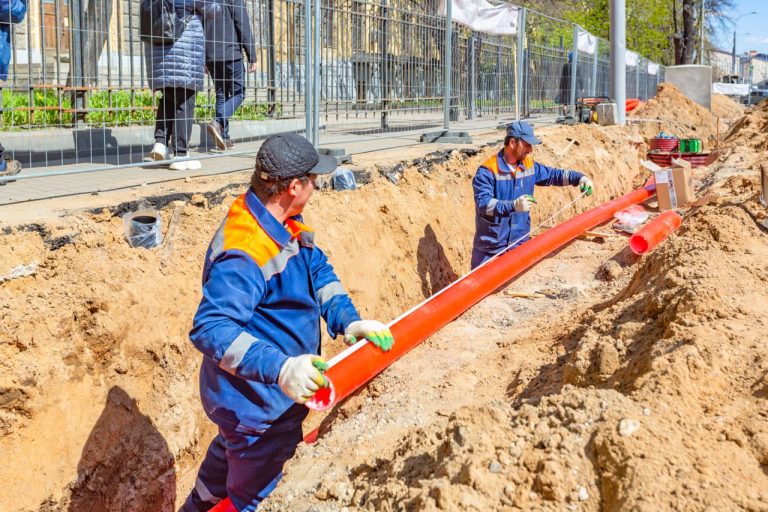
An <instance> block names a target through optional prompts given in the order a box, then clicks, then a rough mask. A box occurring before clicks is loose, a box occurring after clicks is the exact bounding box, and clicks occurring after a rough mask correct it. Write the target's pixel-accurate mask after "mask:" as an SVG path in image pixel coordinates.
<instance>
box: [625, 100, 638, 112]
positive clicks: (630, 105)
mask: <svg viewBox="0 0 768 512" xmlns="http://www.w3.org/2000/svg"><path fill="white" fill-rule="evenodd" d="M639 104H640V100H639V99H637V98H628V99H627V100H626V102H625V105H626V108H627V112H630V111H632V110H635V108H637V106H638V105H639Z"/></svg>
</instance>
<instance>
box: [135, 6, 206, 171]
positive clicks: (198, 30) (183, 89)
mask: <svg viewBox="0 0 768 512" xmlns="http://www.w3.org/2000/svg"><path fill="white" fill-rule="evenodd" d="M174 7H175V9H176V15H177V16H178V17H179V18H181V19H183V20H184V22H185V23H186V27H185V28H184V31H183V33H182V34H181V36H180V37H179V38H178V39H177V40H176V41H175V42H174V43H173V44H151V43H145V45H146V46H145V52H144V53H145V56H146V61H147V78H148V80H149V87H150V88H151V89H152V90H153V91H161V92H162V97H161V98H160V101H159V103H158V105H157V120H156V122H155V145H154V147H153V148H152V151H151V152H150V153H149V156H150V158H151V159H153V160H167V159H169V158H170V151H169V148H168V146H169V143H170V141H171V140H172V139H173V148H172V149H173V152H174V154H175V159H178V161H175V162H173V163H171V165H170V168H171V169H174V170H177V171H185V170H196V169H200V161H199V160H188V159H187V157H188V153H187V151H188V149H189V148H188V144H189V136H190V134H191V133H192V125H193V123H194V116H195V95H196V93H197V92H198V91H202V90H203V83H204V78H205V32H204V31H203V23H202V20H203V19H206V20H210V19H213V18H214V17H215V16H217V15H219V14H220V12H221V8H220V6H219V4H218V3H217V2H215V1H212V0H174Z"/></svg>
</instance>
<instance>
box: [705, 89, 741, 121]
mask: <svg viewBox="0 0 768 512" xmlns="http://www.w3.org/2000/svg"><path fill="white" fill-rule="evenodd" d="M744 109H745V107H744V105H742V104H741V103H737V102H735V101H733V100H732V99H731V98H729V97H728V96H725V95H724V94H713V95H712V114H714V115H715V116H717V117H719V118H721V119H723V120H729V119H733V118H736V117H739V116H740V115H742V114H743V113H744Z"/></svg>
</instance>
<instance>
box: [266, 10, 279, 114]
mask: <svg viewBox="0 0 768 512" xmlns="http://www.w3.org/2000/svg"><path fill="white" fill-rule="evenodd" d="M267 31H268V33H267V116H268V117H270V118H271V117H275V115H276V114H277V80H276V75H277V68H276V63H275V0H267Z"/></svg>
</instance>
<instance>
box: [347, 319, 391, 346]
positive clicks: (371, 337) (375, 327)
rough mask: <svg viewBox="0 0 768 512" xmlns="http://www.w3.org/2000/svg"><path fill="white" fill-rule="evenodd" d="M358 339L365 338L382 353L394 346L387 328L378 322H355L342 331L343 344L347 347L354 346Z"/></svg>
mask: <svg viewBox="0 0 768 512" xmlns="http://www.w3.org/2000/svg"><path fill="white" fill-rule="evenodd" d="M360 338H367V339H368V341H370V342H371V343H373V344H374V345H376V346H377V347H379V348H380V349H381V350H383V351H384V352H386V351H387V350H389V349H391V348H392V345H394V344H395V340H394V338H392V333H391V332H390V330H389V328H388V327H387V326H386V325H384V324H383V323H381V322H379V321H378V320H356V321H354V322H352V323H351V324H349V325H348V326H347V328H346V329H345V330H344V343H346V344H347V345H354V344H355V343H357V340H358V339H360Z"/></svg>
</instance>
